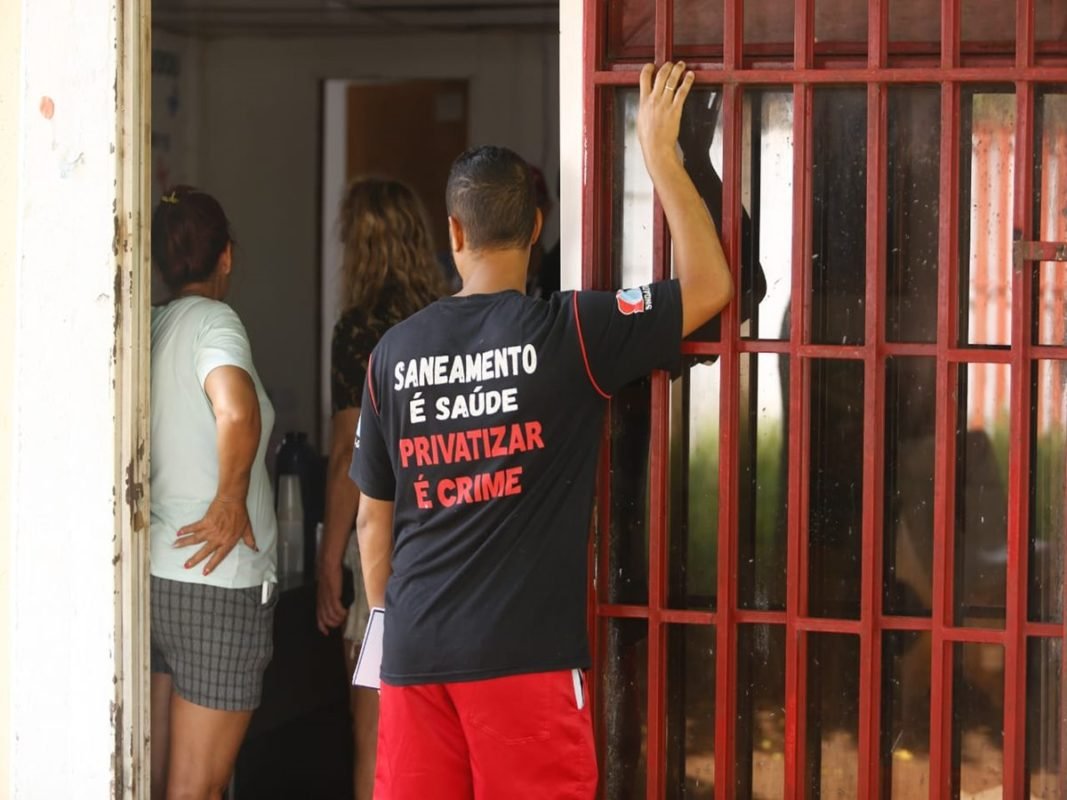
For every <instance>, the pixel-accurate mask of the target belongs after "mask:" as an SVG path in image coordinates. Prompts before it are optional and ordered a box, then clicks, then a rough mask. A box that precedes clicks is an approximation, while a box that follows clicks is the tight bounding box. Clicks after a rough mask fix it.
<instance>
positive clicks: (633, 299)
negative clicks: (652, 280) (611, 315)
mask: <svg viewBox="0 0 1067 800" xmlns="http://www.w3.org/2000/svg"><path fill="white" fill-rule="evenodd" d="M615 304H616V305H617V306H618V307H619V312H620V313H622V314H625V315H626V316H630V315H631V314H640V313H642V312H644V311H649V310H651V308H652V289H650V288H649V287H648V286H639V287H637V288H636V289H619V291H617V292H616V293H615Z"/></svg>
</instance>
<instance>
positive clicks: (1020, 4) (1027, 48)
mask: <svg viewBox="0 0 1067 800" xmlns="http://www.w3.org/2000/svg"><path fill="white" fill-rule="evenodd" d="M1033 63H1034V0H1015V66H1017V67H1029V66H1030V65H1031V64H1033ZM1016 164H1018V162H1016ZM1016 207H1018V206H1016Z"/></svg>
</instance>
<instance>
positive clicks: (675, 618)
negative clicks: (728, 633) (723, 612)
mask: <svg viewBox="0 0 1067 800" xmlns="http://www.w3.org/2000/svg"><path fill="white" fill-rule="evenodd" d="M659 618H660V619H661V620H662V621H663V622H670V623H672V624H676V625H714V624H715V620H716V619H717V618H718V614H716V613H715V612H713V611H690V610H687V609H681V608H665V609H663V610H662V611H660V612H659Z"/></svg>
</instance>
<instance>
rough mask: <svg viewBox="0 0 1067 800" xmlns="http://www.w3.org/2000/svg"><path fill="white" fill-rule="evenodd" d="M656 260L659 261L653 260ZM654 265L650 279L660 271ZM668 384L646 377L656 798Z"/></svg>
mask: <svg viewBox="0 0 1067 800" xmlns="http://www.w3.org/2000/svg"><path fill="white" fill-rule="evenodd" d="M657 260H659V259H658V258H657ZM659 266H660V265H659V264H657V270H656V275H657V276H659V275H660V274H662V273H661V270H660V269H659ZM669 410H670V382H669V376H668V375H667V373H665V372H656V373H655V374H654V375H653V376H652V403H651V409H650V416H651V420H652V431H651V437H650V442H649V448H650V462H651V463H650V465H649V498H648V501H649V502H648V505H649V510H650V513H651V518H650V519H649V549H648V571H649V587H648V723H647V724H648V751H647V752H648V770H647V772H646V775H645V778H646V796H647V797H650V798H655V797H662V796H663V791H664V784H665V781H666V778H665V774H666V770H665V765H666V733H665V730H666V726H665V722H666V716H667V714H666V693H667V692H666V675H667V653H666V638H667V630H666V624H665V623H664V622H663V609H664V607H665V606H666V605H667V497H668V493H669V489H668V486H667V481H668V453H669V447H670V423H669V418H668V413H669Z"/></svg>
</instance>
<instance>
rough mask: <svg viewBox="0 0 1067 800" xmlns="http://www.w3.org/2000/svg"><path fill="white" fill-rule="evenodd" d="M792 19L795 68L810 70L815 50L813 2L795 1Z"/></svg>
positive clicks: (807, 0)
mask: <svg viewBox="0 0 1067 800" xmlns="http://www.w3.org/2000/svg"><path fill="white" fill-rule="evenodd" d="M795 13H796V15H795V17H794V19H793V36H794V43H793V52H794V56H793V57H794V62H793V63H794V64H795V65H796V66H795V68H796V69H798V70H800V69H810V68H811V64H812V58H813V51H814V49H815V0H796V12H795Z"/></svg>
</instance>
